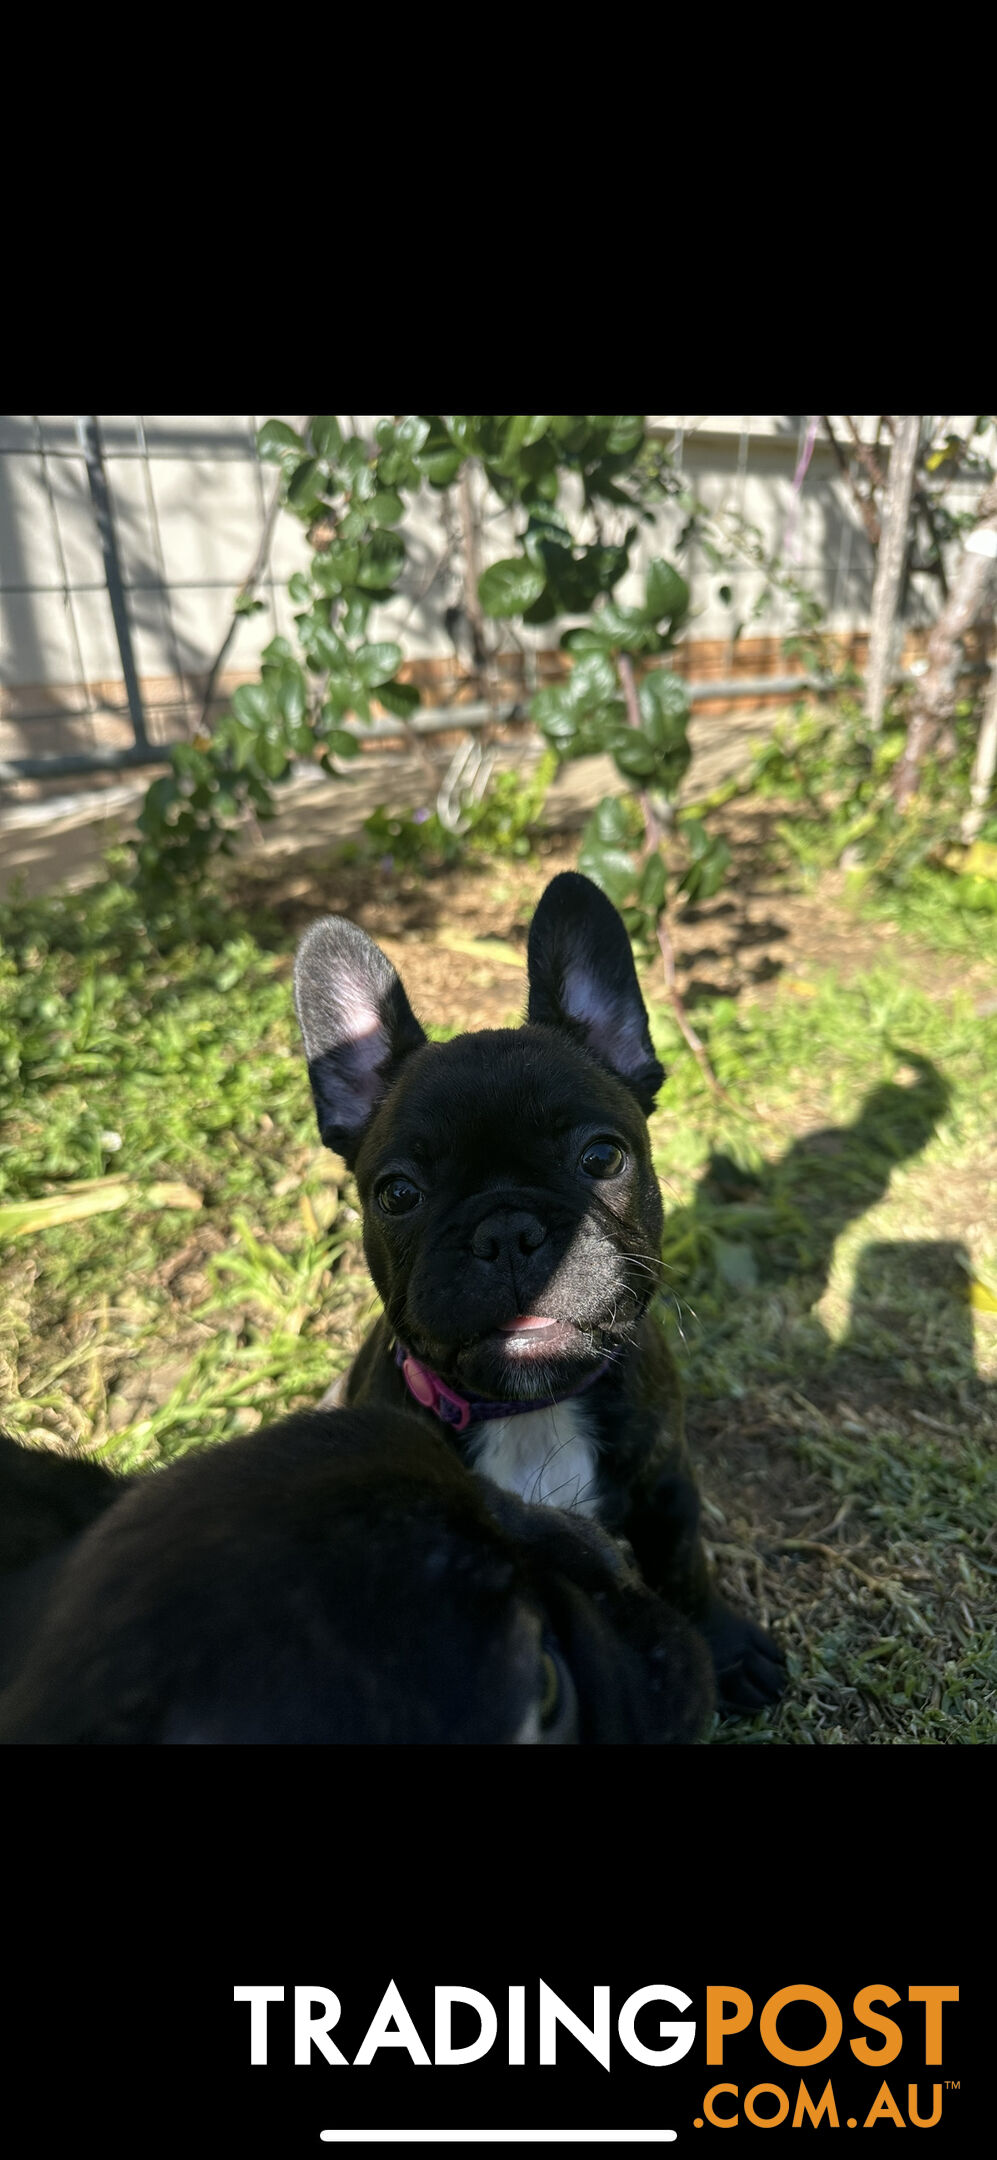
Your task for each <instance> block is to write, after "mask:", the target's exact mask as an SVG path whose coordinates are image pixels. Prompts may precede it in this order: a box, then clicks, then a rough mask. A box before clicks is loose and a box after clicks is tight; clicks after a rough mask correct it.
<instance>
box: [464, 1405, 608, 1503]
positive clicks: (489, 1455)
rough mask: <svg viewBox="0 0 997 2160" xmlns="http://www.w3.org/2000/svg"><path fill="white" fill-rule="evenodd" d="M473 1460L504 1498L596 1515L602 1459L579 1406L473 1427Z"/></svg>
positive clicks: (470, 1450) (469, 1452) (470, 1454)
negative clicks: (511, 1494) (515, 1497)
mask: <svg viewBox="0 0 997 2160" xmlns="http://www.w3.org/2000/svg"><path fill="white" fill-rule="evenodd" d="M467 1460H468V1462H469V1464H470V1466H471V1468H472V1469H473V1470H480V1471H481V1473H482V1476H483V1477H490V1478H491V1479H492V1480H493V1482H494V1483H495V1484H496V1485H500V1486H501V1487H502V1490H503V1492H514V1493H518V1494H519V1497H520V1499H521V1500H529V1501H531V1502H532V1503H534V1504H535V1505H539V1504H546V1505H547V1506H548V1507H559V1508H573V1509H575V1510H576V1512H577V1513H578V1514H579V1515H596V1514H597V1513H598V1506H599V1456H598V1449H597V1448H596V1444H595V1441H594V1440H593V1438H592V1435H591V1432H590V1429H589V1420H588V1412H587V1410H586V1409H585V1408H584V1407H583V1406H582V1405H581V1404H580V1403H575V1402H566V1403H556V1404H555V1405H554V1406H553V1407H552V1408H551V1409H549V1410H530V1411H528V1412H526V1413H525V1415H523V1416H522V1417H511V1418H494V1419H491V1420H489V1421H488V1422H487V1423H482V1424H480V1425H472V1426H471V1427H470V1430H469V1432H468V1436H467Z"/></svg>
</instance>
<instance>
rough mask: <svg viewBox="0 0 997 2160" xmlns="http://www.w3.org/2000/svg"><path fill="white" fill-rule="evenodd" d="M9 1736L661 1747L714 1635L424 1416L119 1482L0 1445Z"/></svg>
mask: <svg viewBox="0 0 997 2160" xmlns="http://www.w3.org/2000/svg"><path fill="white" fill-rule="evenodd" d="M0 1515H2V1516H3V1518H4V1521H5V1537H4V1543H3V1547H2V1550H0V1564H2V1566H3V1568H4V1569H5V1572H4V1574H3V1576H2V1580H0V1660H2V1672H0V1678H2V1679H3V1680H4V1681H5V1683H6V1684H5V1685H4V1687H3V1691H2V1692H0V1743H5V1744H7V1745H13V1744H24V1745H28V1744H48V1745H87V1744H89V1745H115V1744H117V1745H133V1746H134V1745H163V1744H171V1743H173V1744H176V1743H180V1744H183V1743H187V1744H191V1743H201V1744H208V1745H211V1744H214V1745H233V1744H234V1745H252V1744H256V1745H260V1744H263V1745H266V1744H274V1743H282V1744H295V1745H312V1746H318V1745H323V1744H354V1745H357V1744H360V1745H363V1744H379V1743H380V1744H384V1743H388V1744H391V1743H399V1742H402V1743H410V1744H411V1743H415V1744H425V1743H449V1744H453V1743H464V1744H474V1743H478V1744H481V1743H485V1744H496V1743H498V1744H502V1743H509V1742H514V1743H530V1742H534V1743H544V1744H551V1743H555V1744H565V1743H572V1742H580V1743H582V1744H592V1743H595V1744H600V1743H601V1744H606V1743H609V1744H626V1743H633V1742H637V1743H644V1744H654V1743H662V1742H668V1741H693V1740H699V1739H702V1738H703V1737H704V1736H705V1732H706V1730H707V1728H708V1726H709V1722H710V1716H711V1712H712V1708H713V1684H712V1675H711V1672H710V1664H709V1658H708V1656H707V1653H706V1651H705V1649H704V1647H703V1645H702V1643H701V1642H700V1640H699V1638H698V1636H697V1635H696V1634H695V1632H694V1630H693V1629H692V1628H691V1627H690V1626H689V1625H688V1623H687V1622H686V1621H684V1620H682V1619H681V1618H680V1617H679V1616H678V1615H677V1614H675V1613H673V1612H671V1611H670V1610H669V1608H668V1607H667V1606H665V1605H664V1604H663V1603H662V1602H661V1600H660V1599H659V1598H657V1597H655V1596H653V1595H652V1594H651V1593H650V1592H649V1591H648V1590H647V1589H646V1588H645V1587H644V1585H643V1584H642V1583H641V1581H640V1580H639V1578H638V1576H637V1575H636V1573H635V1571H634V1570H633V1568H632V1567H631V1565H630V1563H629V1561H628V1560H627V1559H626V1557H625V1556H624V1555H623V1554H622V1553H621V1551H620V1549H619V1548H618V1547H617V1546H616V1545H615V1544H614V1543H613V1541H612V1540H611V1539H610V1538H608V1537H607V1536H606V1535H605V1534H604V1533H603V1532H602V1531H601V1530H599V1529H598V1528H597V1527H596V1526H595V1525H594V1524H592V1523H589V1522H586V1521H585V1520H584V1519H580V1518H577V1517H572V1516H569V1515H565V1514H562V1513H561V1511H560V1510H558V1509H556V1508H546V1507H545V1508H537V1507H528V1506H526V1505H525V1504H524V1503H523V1502H522V1501H521V1500H519V1499H517V1498H516V1497H515V1496H513V1495H510V1494H507V1493H503V1492H501V1491H499V1490H498V1488H497V1487H495V1486H493V1485H491V1484H489V1483H488V1482H487V1481H486V1480H484V1479H479V1478H475V1477H472V1476H471V1475H470V1474H469V1472H468V1471H466V1470H465V1469H463V1468H462V1467H461V1465H460V1463H459V1462H458V1461H457V1459H456V1457H455V1456H454V1454H453V1453H452V1451H451V1449H450V1448H449V1447H448V1446H447V1444H446V1442H445V1440H444V1438H443V1435H442V1433H439V1432H437V1431H435V1430H433V1429H432V1428H425V1427H423V1426H422V1425H421V1423H420V1422H419V1421H418V1420H417V1419H416V1418H415V1416H414V1415H412V1414H411V1413H406V1412H398V1411H391V1410H387V1411H385V1410H365V1411H336V1412H321V1411H313V1412H310V1413H307V1414H303V1415H300V1416H297V1417H291V1418H287V1419H285V1420H284V1421H283V1423H281V1424H278V1425H273V1426H270V1427H268V1428H266V1429H264V1430H262V1431H260V1432H257V1433H253V1434H250V1435H248V1436H247V1437H245V1438H243V1439H239V1440H233V1441H229V1442H227V1443H226V1444H224V1445H222V1446H216V1447H212V1448H209V1449H207V1450H205V1451H204V1452H202V1453H200V1454H196V1455H191V1456H188V1457H187V1458H185V1459H184V1460H183V1461H182V1462H180V1463H177V1464H175V1465H173V1466H172V1467H170V1468H167V1469H165V1470H162V1471H156V1472H153V1473H150V1474H147V1475H143V1476H141V1477H137V1478H133V1479H130V1480H120V1481H119V1480H116V1479H113V1478H111V1477H109V1476H107V1475H106V1473H102V1472H101V1471H100V1470H98V1469H95V1468H94V1467H93V1466H91V1465H89V1464H81V1463H77V1462H67V1461H66V1460H65V1459H64V1458H62V1457H60V1456H58V1455H52V1454H48V1455H46V1454H45V1453H44V1452H40V1451H37V1450H31V1451H27V1450H25V1449H23V1448H19V1447H17V1446H16V1445H15V1444H14V1442H12V1441H10V1440H8V1439H6V1438H5V1437H4V1436H2V1435H0Z"/></svg>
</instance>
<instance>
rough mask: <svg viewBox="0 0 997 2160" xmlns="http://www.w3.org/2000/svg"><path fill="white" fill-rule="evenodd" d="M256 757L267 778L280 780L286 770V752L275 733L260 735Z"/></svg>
mask: <svg viewBox="0 0 997 2160" xmlns="http://www.w3.org/2000/svg"><path fill="white" fill-rule="evenodd" d="M256 757H257V762H258V764H259V765H261V766H262V768H263V771H264V772H265V773H266V776H267V779H268V780H280V779H281V778H282V777H283V775H284V773H285V772H286V771H287V762H288V761H287V752H286V750H285V748H284V745H283V743H282V742H281V741H280V740H279V739H278V737H277V736H276V735H261V736H260V739H259V742H258V743H257V746H256Z"/></svg>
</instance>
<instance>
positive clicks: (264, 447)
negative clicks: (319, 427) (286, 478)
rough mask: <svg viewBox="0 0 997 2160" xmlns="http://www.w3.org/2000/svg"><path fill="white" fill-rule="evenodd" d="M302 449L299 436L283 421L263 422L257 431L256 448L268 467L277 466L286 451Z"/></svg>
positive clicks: (302, 444)
mask: <svg viewBox="0 0 997 2160" xmlns="http://www.w3.org/2000/svg"><path fill="white" fill-rule="evenodd" d="M304 447H305V446H304V443H303V442H302V439H301V436H300V435H296V434H295V431H294V429H293V427H288V425H287V422H286V421H285V420H265V421H264V423H263V426H262V427H261V428H258V429H257V433H256V448H257V450H258V451H259V454H260V456H261V458H264V459H265V460H266V462H267V464H268V465H276V464H279V462H280V459H281V458H282V457H284V456H285V455H286V453H287V451H288V450H303V449H304Z"/></svg>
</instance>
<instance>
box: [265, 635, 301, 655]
mask: <svg viewBox="0 0 997 2160" xmlns="http://www.w3.org/2000/svg"><path fill="white" fill-rule="evenodd" d="M260 657H261V659H263V660H293V659H294V657H295V654H294V647H293V645H292V644H291V640H290V638H286V637H273V638H271V640H270V643H269V645H264V647H263V651H262V654H261V655H260Z"/></svg>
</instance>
